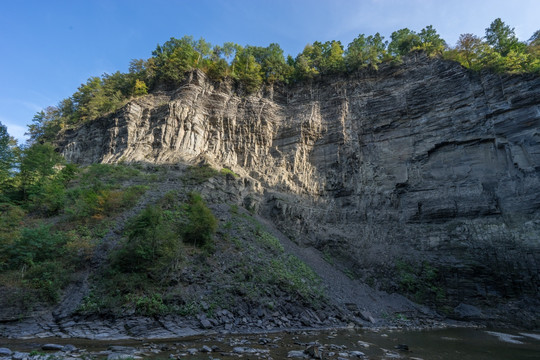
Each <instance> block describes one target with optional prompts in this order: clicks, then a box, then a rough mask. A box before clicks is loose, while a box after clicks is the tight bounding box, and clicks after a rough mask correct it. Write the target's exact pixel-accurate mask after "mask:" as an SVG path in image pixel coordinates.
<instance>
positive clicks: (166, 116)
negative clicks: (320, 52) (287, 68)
mask: <svg viewBox="0 0 540 360" xmlns="http://www.w3.org/2000/svg"><path fill="white" fill-rule="evenodd" d="M58 145H59V149H60V151H61V153H62V154H63V155H64V156H65V158H66V159H67V160H68V161H72V162H76V163H81V164H89V163H95V162H103V163H115V162H122V161H124V162H146V163H157V164H174V163H178V162H200V161H204V162H206V163H209V164H212V165H215V166H216V167H219V168H221V167H228V168H230V169H232V170H233V171H235V172H236V173H238V174H240V175H241V176H242V177H243V178H244V179H245V183H246V184H247V187H248V188H249V191H246V192H245V194H244V195H242V196H243V199H242V201H241V204H242V205H243V206H245V207H246V208H251V209H252V210H254V211H257V212H258V213H259V214H260V215H261V216H264V217H266V218H267V219H270V220H272V221H273V222H274V223H275V224H276V225H277V226H278V227H279V228H280V229H281V230H282V231H284V232H286V233H287V235H289V236H290V237H291V238H293V239H295V241H296V242H297V243H299V244H301V245H303V246H314V247H316V248H318V249H319V250H321V251H323V253H324V254H327V255H328V256H329V257H331V258H333V259H337V260H336V262H335V264H336V266H338V267H341V268H342V270H344V271H346V272H347V273H350V274H352V276H355V277H358V278H361V279H363V280H364V281H366V282H367V283H368V284H370V285H372V286H375V287H380V288H383V289H386V290H391V291H398V292H403V293H406V294H408V295H409V296H410V297H411V298H413V299H414V300H416V301H420V302H424V303H427V304H429V305H432V306H436V307H438V308H439V309H440V310H441V311H444V312H446V313H447V314H449V315H451V316H455V317H458V318H464V319H477V320H482V319H503V320H504V319H506V320H507V321H511V322H514V323H517V324H527V325H528V326H533V327H534V326H540V324H539V323H538V318H539V317H538V311H539V310H538V297H539V286H540V276H539V269H540V77H538V76H533V75H500V74H494V73H490V72H482V73H473V72H470V71H469V70H467V69H465V68H463V67H461V66H460V65H459V64H457V63H455V62H451V61H444V60H440V59H433V58H428V57H426V56H425V55H423V54H422V53H413V54H412V55H410V56H408V57H406V58H404V61H403V63H402V64H399V65H396V64H384V65H382V66H381V67H380V68H379V70H363V71H360V72H357V73H354V74H350V75H348V76H335V77H325V78H322V79H317V80H314V81H312V82H303V83H299V84H295V85H291V86H274V87H268V88H265V89H264V90H261V91H260V92H259V93H257V94H256V95H244V94H242V93H241V91H240V90H238V89H236V88H235V86H234V84H233V83H232V82H227V81H225V82H222V83H214V82H212V81H210V80H209V79H207V78H206V77H205V75H204V74H203V73H202V72H194V73H192V74H191V75H190V76H189V78H188V79H186V81H185V82H184V84H183V85H182V86H180V87H179V88H177V89H175V90H171V91H165V90H163V91H155V92H154V93H152V94H150V95H147V96H144V97H141V98H137V99H135V100H133V101H131V102H129V103H128V104H127V105H126V106H125V107H123V108H122V109H121V110H119V111H118V112H116V113H114V114H111V115H109V116H106V117H103V118H99V119H97V120H94V121H91V122H89V123H86V124H84V125H83V126H81V127H80V128H78V129H77V130H70V131H68V132H65V133H63V134H61V136H60V139H59V142H58ZM518 307H519V309H520V310H519V312H518V313H516V312H515V311H514V310H515V309H516V308H518Z"/></svg>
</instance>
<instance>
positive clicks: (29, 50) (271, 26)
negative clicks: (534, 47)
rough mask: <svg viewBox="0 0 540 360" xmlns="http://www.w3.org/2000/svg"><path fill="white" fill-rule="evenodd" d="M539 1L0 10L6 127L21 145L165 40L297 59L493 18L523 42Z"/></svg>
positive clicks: (111, 3) (198, 1)
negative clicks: (37, 118)
mask: <svg viewBox="0 0 540 360" xmlns="http://www.w3.org/2000/svg"><path fill="white" fill-rule="evenodd" d="M539 14H540V1H539V0H506V1H499V0H489V1H483V0H467V1H462V0H459V1H451V0H402V1H398V0H356V1H353V0H328V1H323V0H145V1H139V0H84V1H83V0H66V1H59V0H35V1H25V0H17V1H2V2H1V3H0V51H1V53H2V54H3V55H2V56H0V79H1V85H2V86H0V122H2V123H3V124H5V125H7V126H8V131H9V132H10V134H11V135H13V136H15V137H16V138H18V139H23V134H24V132H25V131H26V125H27V124H29V123H31V120H32V117H33V116H34V114H35V113H36V112H37V111H40V110H41V109H43V108H45V107H47V106H51V105H56V104H58V102H59V101H60V100H62V99H63V98H66V97H69V96H70V95H71V94H73V92H75V91H76V90H77V87H79V86H80V84H82V83H84V82H86V80H87V79H88V78H89V77H90V76H96V75H101V74H103V73H105V72H107V73H113V72H115V71H117V70H120V71H123V72H125V71H127V69H128V66H129V62H130V61H131V59H137V58H148V57H150V55H151V52H152V50H154V49H155V47H156V45H157V44H158V43H163V42H165V41H167V40H168V39H169V38H170V37H178V38H179V37H182V36H184V35H193V36H194V37H195V38H200V37H204V38H205V39H206V40H207V41H209V42H211V43H212V44H222V43H224V42H226V41H232V42H235V43H238V44H240V45H247V44H249V45H259V46H267V45H268V44H270V43H272V42H277V43H279V44H280V45H281V47H282V48H283V49H284V51H285V53H286V54H291V55H293V56H296V55H297V54H298V53H299V52H301V51H302V49H303V48H304V46H305V45H306V44H307V43H312V42H314V41H317V40H319V41H327V40H340V41H341V42H342V43H343V44H344V46H347V44H348V43H349V42H350V41H351V40H352V39H354V38H355V37H356V36H358V34H361V33H363V34H366V35H370V34H374V33H376V32H380V33H381V34H382V35H384V36H385V37H386V39H389V37H390V34H391V33H392V31H395V30H398V29H401V28H404V27H408V28H410V29H412V30H415V31H419V30H421V29H422V28H423V27H425V26H426V25H433V26H434V27H435V29H437V31H438V32H439V33H440V34H441V35H442V37H443V38H444V39H445V40H446V41H447V42H448V43H449V44H451V45H454V44H455V42H456V40H457V38H458V37H459V35H460V34H463V33H473V34H476V35H479V36H483V35H484V32H485V28H486V27H488V26H489V24H490V23H491V21H493V20H494V19H495V18H498V17H500V18H502V20H503V21H504V22H505V23H506V24H508V25H510V26H512V27H515V31H516V34H517V36H518V37H519V39H520V40H523V41H524V40H527V39H528V38H529V37H530V36H531V35H532V34H533V33H534V31H536V30H538V29H540V20H539V19H540V17H539Z"/></svg>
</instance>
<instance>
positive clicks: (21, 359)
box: [11, 351, 30, 360]
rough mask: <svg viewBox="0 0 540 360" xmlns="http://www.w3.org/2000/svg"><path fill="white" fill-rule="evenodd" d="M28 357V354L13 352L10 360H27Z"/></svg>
mask: <svg viewBox="0 0 540 360" xmlns="http://www.w3.org/2000/svg"><path fill="white" fill-rule="evenodd" d="M29 355H30V354H29V353H26V352H19V351H15V352H14V353H13V354H11V359H12V360H25V359H28V356H29Z"/></svg>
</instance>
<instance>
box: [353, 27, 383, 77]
mask: <svg viewBox="0 0 540 360" xmlns="http://www.w3.org/2000/svg"><path fill="white" fill-rule="evenodd" d="M387 44H388V42H387V41H384V36H381V35H380V34H379V33H376V34H375V35H369V36H368V37H366V36H365V35H364V34H360V35H358V37H357V38H356V39H354V40H353V41H352V42H351V43H350V44H349V45H348V46H347V51H345V64H346V67H347V69H348V70H349V71H353V70H356V69H359V68H361V67H366V66H372V67H374V68H375V69H376V68H377V67H378V64H379V63H381V62H382V61H383V59H384V58H385V56H386V46H387Z"/></svg>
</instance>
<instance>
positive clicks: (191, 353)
mask: <svg viewBox="0 0 540 360" xmlns="http://www.w3.org/2000/svg"><path fill="white" fill-rule="evenodd" d="M186 351H187V353H188V354H189V355H195V354H197V352H198V350H197V349H187V350H186Z"/></svg>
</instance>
